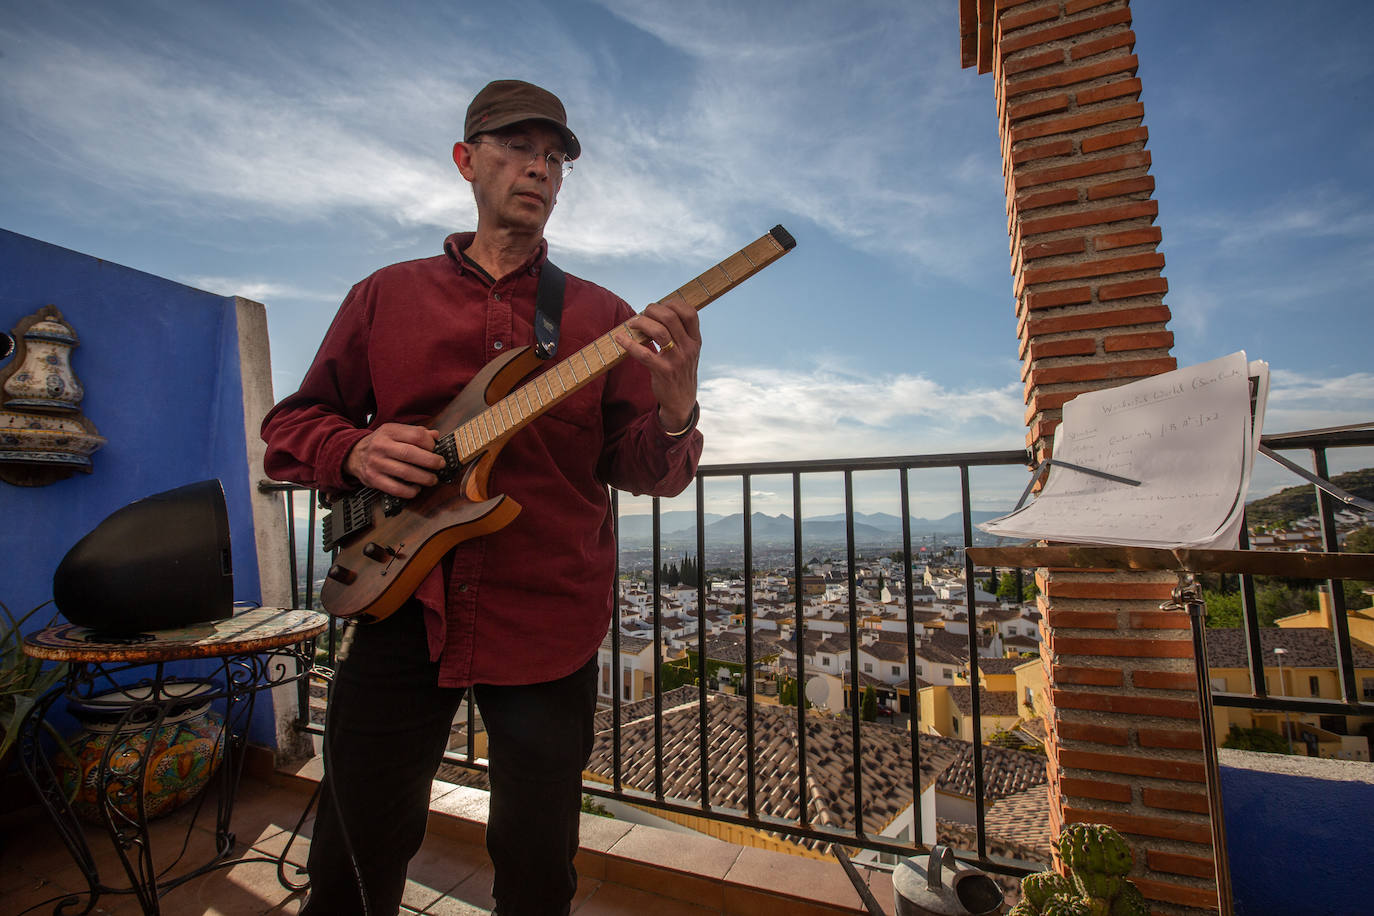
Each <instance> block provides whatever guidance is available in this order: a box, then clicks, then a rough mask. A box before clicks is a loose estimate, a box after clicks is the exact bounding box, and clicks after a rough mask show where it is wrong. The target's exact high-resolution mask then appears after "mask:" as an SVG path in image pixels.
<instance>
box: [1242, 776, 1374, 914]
mask: <svg viewBox="0 0 1374 916" xmlns="http://www.w3.org/2000/svg"><path fill="white" fill-rule="evenodd" d="M1221 786H1222V804H1223V807H1224V808H1225V811H1226V849H1227V853H1228V855H1229V857H1230V863H1231V886H1232V890H1233V897H1234V900H1235V912H1236V916H1271V914H1276V913H1282V914H1284V916H1306V914H1313V916H1318V914H1320V916H1330V914H1332V913H1367V912H1369V907H1370V904H1369V889H1370V885H1369V882H1370V878H1371V876H1374V785H1371V784H1370V783H1369V782H1358V781H1342V780H1336V779H1319V778H1311V777H1306V776H1295V775H1289V774H1286V773H1269V772H1264V771H1262V770H1251V769H1243V768H1239V767H1231V766H1223V767H1222V768H1221Z"/></svg>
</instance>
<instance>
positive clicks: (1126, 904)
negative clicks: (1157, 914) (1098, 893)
mask: <svg viewBox="0 0 1374 916" xmlns="http://www.w3.org/2000/svg"><path fill="white" fill-rule="evenodd" d="M1111 916H1150V905H1149V904H1148V903H1146V902H1145V895H1144V894H1142V893H1141V892H1140V888H1138V887H1136V886H1135V885H1134V884H1132V883H1131V882H1129V881H1127V882H1126V886H1125V887H1124V888H1123V889H1122V891H1121V894H1120V895H1119V896H1118V897H1117V898H1116V899H1115V900H1113V901H1112V909H1111Z"/></svg>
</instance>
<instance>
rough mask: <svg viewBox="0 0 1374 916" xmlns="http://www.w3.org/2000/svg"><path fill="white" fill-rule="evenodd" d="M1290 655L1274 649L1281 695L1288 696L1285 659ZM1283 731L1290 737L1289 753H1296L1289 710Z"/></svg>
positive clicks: (1279, 649) (1279, 648) (1282, 649)
mask: <svg viewBox="0 0 1374 916" xmlns="http://www.w3.org/2000/svg"><path fill="white" fill-rule="evenodd" d="M1287 654H1288V650H1287V649H1285V648H1283V647H1282V646H1275V647H1274V657H1275V658H1277V659H1278V661H1279V695H1280V696H1288V693H1287V691H1286V690H1285V689H1284V686H1283V657H1284V656H1285V655H1287ZM1283 730H1284V732H1285V733H1286V734H1287V735H1288V753H1290V754H1293V753H1296V752H1295V751H1294V750H1293V723H1292V722H1291V721H1289V718H1288V710H1286V709H1285V710H1284V711H1283Z"/></svg>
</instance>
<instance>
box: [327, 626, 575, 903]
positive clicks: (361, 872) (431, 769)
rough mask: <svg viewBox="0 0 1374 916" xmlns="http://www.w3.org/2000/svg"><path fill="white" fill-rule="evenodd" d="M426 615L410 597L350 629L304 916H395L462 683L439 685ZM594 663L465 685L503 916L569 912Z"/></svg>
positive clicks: (330, 724)
mask: <svg viewBox="0 0 1374 916" xmlns="http://www.w3.org/2000/svg"><path fill="white" fill-rule="evenodd" d="M428 656H429V653H428V650H427V647H426V639H425V627H424V619H423V614H422V612H421V610H420V608H419V606H418V605H416V604H413V603H408V604H406V605H405V606H404V607H402V608H401V609H400V610H398V611H396V612H395V613H394V614H392V615H391V616H390V617H388V618H386V619H385V620H382V621H380V622H378V623H375V624H368V625H365V626H361V627H359V628H358V629H357V631H356V632H355V634H354V639H353V645H352V647H351V648H350V650H349V654H348V657H347V658H346V659H344V661H343V662H342V663H341V664H340V665H339V669H338V671H337V673H336V675H335V679H334V684H333V687H332V693H331V695H330V699H329V712H328V719H327V721H326V725H325V735H324V741H325V743H326V745H327V747H326V751H325V769H326V772H325V777H324V780H325V786H324V791H323V794H322V795H321V798H320V806H319V813H318V815H317V817H316V822H315V831H314V835H313V838H312V840H311V844H310V857H309V860H308V865H307V867H308V870H309V873H310V885H311V886H310V898H309V900H308V901H307V903H306V906H305V908H304V909H303V910H302V914H303V916H347V914H354V913H359V914H360V913H362V912H363V909H362V905H361V895H360V892H359V884H360V883H361V885H362V886H363V887H365V888H366V890H367V897H368V912H369V913H370V914H371V916H393V914H395V913H396V912H397V910H398V909H399V907H400V902H401V894H402V892H403V891H404V889H405V877H406V867H407V865H408V863H409V862H410V859H411V857H413V856H414V855H415V853H416V852H417V851H418V850H419V848H420V844H421V842H422V841H423V840H424V836H425V826H426V823H427V820H428V816H429V797H430V785H431V783H432V782H433V780H434V774H435V772H436V770H437V769H438V767H439V764H440V762H441V758H442V756H443V753H444V750H445V748H446V746H447V743H448V737H449V728H450V724H451V723H452V721H453V717H454V715H455V714H456V712H457V710H458V707H459V705H460V704H461V703H462V701H463V697H464V694H465V693H466V691H465V690H463V689H461V688H444V687H438V686H436V684H437V681H438V665H437V664H436V663H431V662H430V661H429V659H428ZM596 676H597V664H596V659H595V658H593V659H592V660H591V661H589V662H588V663H587V664H586V665H585V666H583V667H582V668H581V669H580V670H578V671H576V672H574V673H573V674H571V675H568V676H567V677H565V678H562V679H560V680H557V681H550V682H547V683H542V684H530V685H522V686H493V685H488V684H478V685H476V686H474V687H473V688H472V690H473V694H474V697H475V699H476V702H477V708H478V710H479V711H480V712H481V714H482V722H483V723H484V725H485V726H486V729H487V739H488V759H489V761H490V764H491V768H490V771H489V774H488V775H489V777H490V780H491V809H490V813H489V816H488V820H487V851H488V853H489V855H490V856H491V861H492V864H493V866H494V867H495V872H496V877H495V881H494V884H493V887H492V896H493V897H495V898H496V911H495V912H498V913H500V914H501V916H558V914H566V913H567V912H568V910H569V903H570V901H571V900H572V897H573V894H574V893H575V892H576V890H577V872H576V870H575V869H574V868H573V864H572V860H573V856H574V855H576V853H577V849H578V819H579V815H580V811H581V801H582V770H583V768H584V767H585V766H586V764H587V760H588V758H589V757H590V756H591V750H592V738H593V734H592V717H593V715H594V714H595V712H596Z"/></svg>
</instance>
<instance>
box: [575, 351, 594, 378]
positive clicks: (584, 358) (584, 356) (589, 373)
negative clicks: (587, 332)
mask: <svg viewBox="0 0 1374 916" xmlns="http://www.w3.org/2000/svg"><path fill="white" fill-rule="evenodd" d="M577 355H578V356H580V357H582V365H584V366H586V367H587V378H591V377H592V374H593V373H592V364H591V363H589V362H588V361H587V351H586V350H585V349H582V350H578V351H577Z"/></svg>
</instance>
